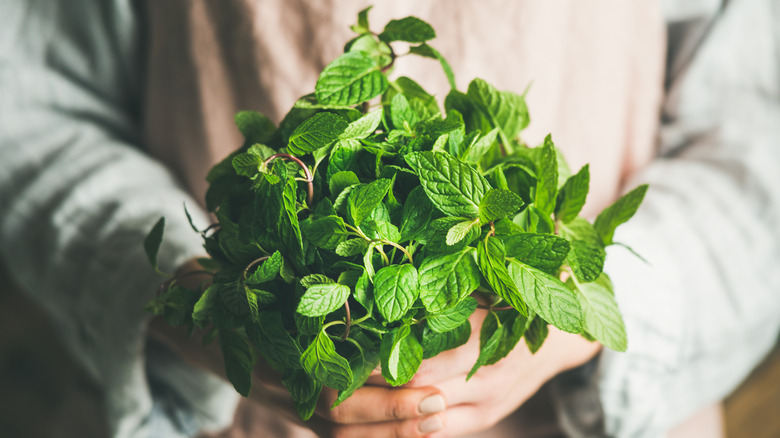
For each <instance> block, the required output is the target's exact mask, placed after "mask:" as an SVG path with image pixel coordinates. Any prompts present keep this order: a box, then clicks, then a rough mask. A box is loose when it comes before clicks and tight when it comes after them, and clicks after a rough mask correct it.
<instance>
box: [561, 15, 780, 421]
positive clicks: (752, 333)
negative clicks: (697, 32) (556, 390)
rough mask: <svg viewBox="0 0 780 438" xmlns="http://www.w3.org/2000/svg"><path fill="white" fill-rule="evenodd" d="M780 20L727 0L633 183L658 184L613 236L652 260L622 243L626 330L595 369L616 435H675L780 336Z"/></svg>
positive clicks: (618, 268)
mask: <svg viewBox="0 0 780 438" xmlns="http://www.w3.org/2000/svg"><path fill="white" fill-rule="evenodd" d="M777 19H778V11H777V9H773V8H772V6H771V2H738V1H737V2H729V3H728V5H727V6H726V7H725V9H724V10H723V11H722V13H721V16H720V17H719V18H718V19H717V21H715V23H714V25H713V27H712V28H711V29H710V32H709V33H708V34H707V37H706V39H705V40H704V41H703V43H702V44H701V45H700V46H699V49H698V50H697V51H696V52H694V53H693V55H689V56H692V57H691V58H690V59H689V61H690V62H689V63H688V64H687V68H686V69H683V70H681V71H680V72H679V73H678V74H676V75H675V76H674V77H673V78H672V79H673V81H672V83H671V90H670V92H669V95H668V97H667V103H666V106H665V116H666V120H667V123H666V124H665V125H664V127H663V130H662V137H661V140H662V142H661V143H662V148H663V150H662V153H663V155H662V157H660V158H659V159H657V160H656V161H655V162H653V164H651V165H650V166H649V167H648V168H646V169H644V170H643V171H642V172H641V173H639V174H638V175H636V176H635V177H634V178H633V180H632V181H630V182H629V183H628V184H627V186H628V187H632V186H634V185H636V184H640V183H649V184H650V187H651V188H650V191H649V192H648V195H647V198H646V199H645V202H644V204H643V206H642V208H641V209H640V211H639V212H638V213H637V215H636V216H635V217H634V218H633V219H632V221H631V222H629V223H628V224H626V225H625V226H623V227H622V228H621V229H619V230H618V233H617V235H616V236H615V240H616V241H619V242H622V243H625V244H627V245H629V246H631V247H632V248H634V249H635V250H636V251H637V252H638V253H640V254H641V255H642V256H643V257H645V258H646V259H647V260H648V261H649V262H650V263H649V265H648V264H644V263H643V262H641V261H639V260H637V259H636V258H634V257H633V256H631V255H630V254H629V253H628V252H627V251H626V250H624V249H622V248H620V247H612V248H611V249H610V252H609V254H608V258H607V260H608V262H607V270H608V272H609V273H610V274H611V275H612V279H613V282H614V284H615V291H616V294H617V298H618V301H619V304H620V308H621V311H622V312H623V314H624V317H625V320H626V325H627V329H628V337H629V350H628V352H627V353H626V354H619V353H614V352H610V351H605V352H604V353H603V354H602V357H601V362H600V367H599V369H598V372H597V379H598V381H597V385H598V390H599V391H600V398H601V403H602V406H603V410H604V415H605V420H606V428H607V432H608V433H609V434H610V435H615V436H657V435H660V434H662V433H664V432H665V431H667V430H669V429H670V428H671V427H673V426H674V425H675V424H677V423H679V422H680V421H682V420H683V419H685V418H686V417H688V416H690V415H691V414H693V413H694V412H695V411H696V410H698V409H699V408H701V407H703V406H705V405H706V404H709V403H712V402H714V401H717V400H720V399H722V398H723V397H725V396H726V395H727V394H728V393H729V392H730V391H732V390H733V389H734V388H735V387H736V386H737V385H738V383H739V382H740V381H741V380H742V379H743V378H744V377H745V376H746V375H747V374H748V373H749V372H750V370H751V369H752V368H753V367H754V366H755V365H756V364H757V363H758V362H759V361H760V360H761V358H762V357H763V356H764V355H765V354H766V352H767V351H769V349H770V348H771V347H772V345H773V344H774V342H775V341H776V339H777V335H778V329H779V328H780V318H778V315H780V295H778V293H777V290H778V284H780V275H779V274H780V273H778V270H777V269H776V264H777V262H778V255H779V254H780V239H778V233H777V224H778V223H780V191H779V190H778V187H780V178H779V176H778V175H779V174H778V169H779V168H780V125H778V122H777V121H778V120H780V100H778V96H779V95H780V93H779V92H780V89H778V84H780V74H778V69H777V61H776V60H777V54H778V50H780V40H778V38H777V34H776V32H773V26H774V23H775V22H776V20H777ZM673 42H674V41H673ZM686 43H687V42H686ZM678 44H679V45H681V46H682V45H683V44H682V43H681V42H678ZM678 65H685V63H684V62H683V63H680V64H678ZM564 401H566V400H565V399H564ZM569 401H572V402H574V403H575V404H574V405H569V406H568V408H569V412H570V413H574V412H576V411H577V410H578V409H579V408H580V406H577V405H576V401H575V400H574V399H573V398H572V399H570V400H569Z"/></svg>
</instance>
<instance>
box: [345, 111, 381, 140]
mask: <svg viewBox="0 0 780 438" xmlns="http://www.w3.org/2000/svg"><path fill="white" fill-rule="evenodd" d="M383 114H384V111H383V110H382V108H380V109H378V110H376V111H371V112H370V113H368V114H366V115H364V116H363V117H361V118H359V119H357V120H355V121H354V122H352V123H350V124H349V126H347V129H346V130H344V132H343V133H342V134H341V136H340V138H342V139H346V138H354V139H362V138H366V137H368V136H369V135H371V134H373V133H374V131H376V129H377V128H378V127H379V124H380V123H381V122H382V116H383Z"/></svg>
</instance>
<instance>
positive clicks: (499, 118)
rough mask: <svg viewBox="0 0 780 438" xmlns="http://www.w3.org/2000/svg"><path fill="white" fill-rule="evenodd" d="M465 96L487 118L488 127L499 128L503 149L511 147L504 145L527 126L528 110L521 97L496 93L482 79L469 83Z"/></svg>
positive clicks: (513, 94)
mask: <svg viewBox="0 0 780 438" xmlns="http://www.w3.org/2000/svg"><path fill="white" fill-rule="evenodd" d="M466 94H467V95H468V97H469V98H470V99H471V101H472V102H473V103H474V105H475V106H476V107H477V108H478V109H479V110H480V111H481V112H482V113H483V114H484V115H485V117H487V119H488V120H489V121H490V125H491V126H492V127H494V128H499V130H500V135H501V138H502V142H503V143H505V145H504V146H505V147H507V148H509V147H511V145H508V144H506V143H509V142H510V141H511V140H513V139H514V138H515V137H516V136H517V134H519V133H520V131H521V130H522V129H524V128H525V127H526V126H528V123H529V118H528V108H527V107H526V105H525V99H523V97H522V96H519V95H517V94H515V93H512V92H509V91H498V90H497V89H496V88H495V87H493V86H492V85H490V84H488V83H487V82H485V81H484V80H482V79H474V80H473V81H471V83H470V84H469V88H468V91H467V92H466ZM464 118H465V114H464ZM486 131H487V130H485V131H482V132H486ZM510 152H511V149H510Z"/></svg>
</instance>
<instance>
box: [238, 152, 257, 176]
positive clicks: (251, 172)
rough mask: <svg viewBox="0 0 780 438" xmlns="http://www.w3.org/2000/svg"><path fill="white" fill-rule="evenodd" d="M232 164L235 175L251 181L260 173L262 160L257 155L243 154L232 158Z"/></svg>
mask: <svg viewBox="0 0 780 438" xmlns="http://www.w3.org/2000/svg"><path fill="white" fill-rule="evenodd" d="M232 163H233V169H235V171H236V174H237V175H241V176H245V177H247V178H250V179H252V178H254V177H255V176H257V174H258V173H260V166H261V165H262V164H263V160H262V158H260V156H259V155H254V154H249V153H243V154H238V155H236V156H235V157H233V161H232Z"/></svg>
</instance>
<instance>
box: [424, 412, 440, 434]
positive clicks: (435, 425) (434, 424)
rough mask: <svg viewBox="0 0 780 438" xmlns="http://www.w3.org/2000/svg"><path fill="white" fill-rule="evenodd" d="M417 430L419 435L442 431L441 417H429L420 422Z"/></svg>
mask: <svg viewBox="0 0 780 438" xmlns="http://www.w3.org/2000/svg"><path fill="white" fill-rule="evenodd" d="M419 428H420V433H422V434H428V433H433V432H436V431H439V430H442V429H444V423H443V422H442V421H441V416H439V415H431V416H430V417H428V418H426V419H425V420H423V421H421V422H420V426H419Z"/></svg>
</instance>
